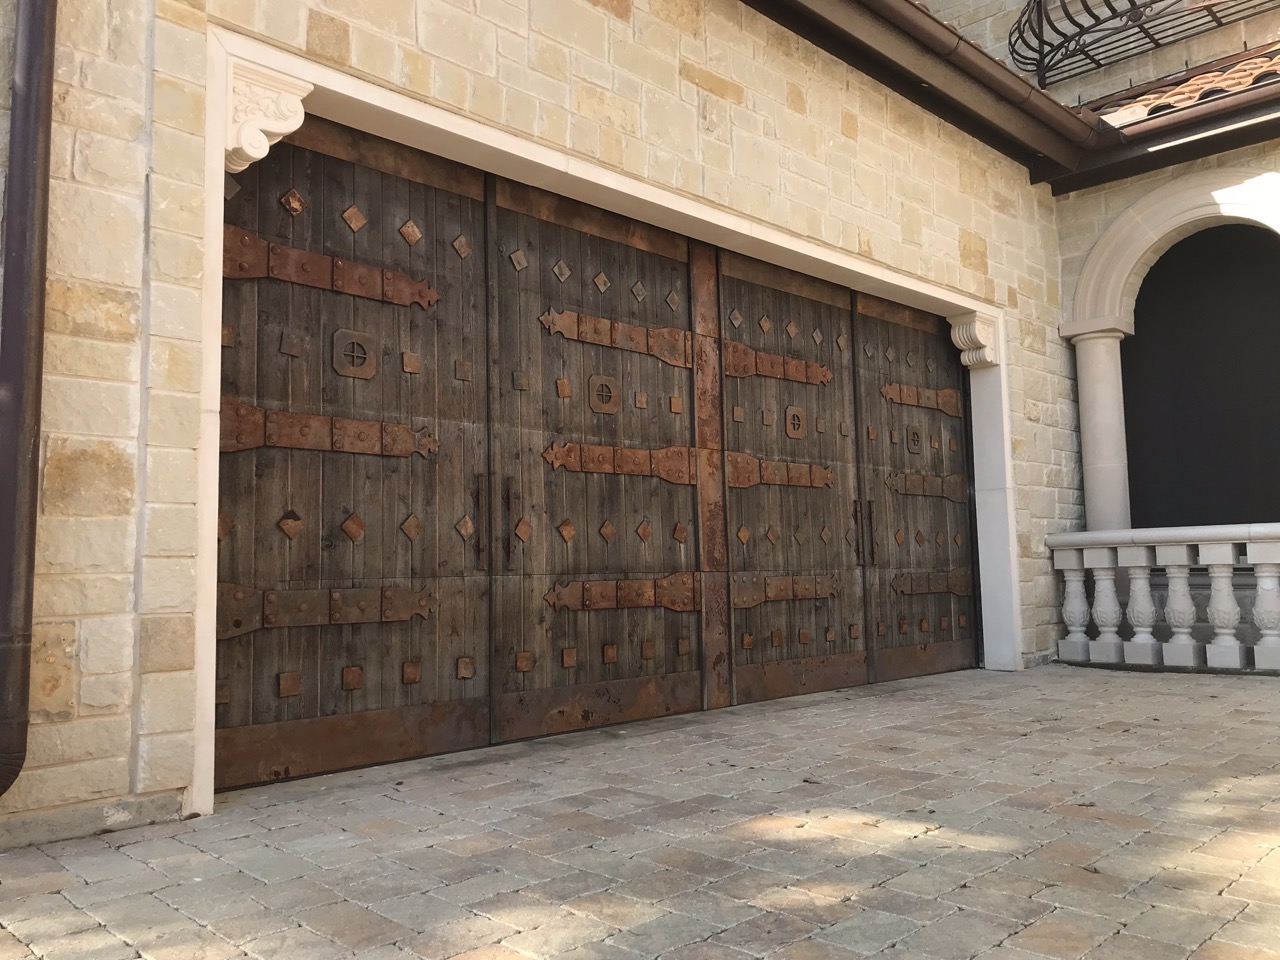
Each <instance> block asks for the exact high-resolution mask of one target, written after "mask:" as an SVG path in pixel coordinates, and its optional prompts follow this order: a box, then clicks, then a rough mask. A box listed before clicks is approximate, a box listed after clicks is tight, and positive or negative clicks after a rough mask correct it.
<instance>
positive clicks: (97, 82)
mask: <svg viewBox="0 0 1280 960" xmlns="http://www.w3.org/2000/svg"><path fill="white" fill-rule="evenodd" d="M146 82H147V78H146V73H145V72H144V70H143V65H142V64H141V63H137V64H131V65H126V64H120V63H116V62H114V61H111V60H86V61H85V62H84V65H83V66H82V67H81V68H80V84H81V85H82V86H83V87H84V88H85V89H86V90H92V91H93V92H94V93H101V94H104V95H106V96H109V97H115V98H117V99H120V100H137V99H139V98H140V97H141V95H142V91H143V90H145V89H146Z"/></svg>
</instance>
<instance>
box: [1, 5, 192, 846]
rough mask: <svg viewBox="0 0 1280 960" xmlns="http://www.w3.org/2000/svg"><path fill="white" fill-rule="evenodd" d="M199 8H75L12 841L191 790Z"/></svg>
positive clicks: (171, 800)
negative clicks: (27, 723) (24, 745)
mask: <svg viewBox="0 0 1280 960" xmlns="http://www.w3.org/2000/svg"><path fill="white" fill-rule="evenodd" d="M11 6H12V5H11V4H6V5H5V8H6V9H9V8H10V7H11ZM203 6H204V5H203V2H202V0H191V3H190V4H188V3H186V2H180V0H158V3H153V2H152V0H63V2H62V3H61V4H60V11H59V18H58V36H57V61H56V74H55V86H54V104H53V116H54V125H53V144H52V147H53V149H52V171H51V176H52V184H51V189H50V223H51V228H50V238H49V282H48V310H47V315H46V323H47V338H46V345H45V347H46V353H45V384H44V414H43V433H44V435H43V437H42V441H41V455H42V460H43V471H44V474H43V481H42V490H41V496H40V504H39V517H38V525H37V541H38V542H37V557H36V564H37V566H36V589H35V629H34V650H33V656H32V668H33V671H32V691H31V697H32V699H31V711H32V712H31V719H32V725H31V730H30V737H29V749H28V756H27V764H26V768H25V769H24V771H23V773H22V774H21V776H20V777H19V778H18V781H17V783H16V784H15V785H14V787H13V788H12V789H11V790H10V791H9V792H8V793H7V794H6V795H5V796H4V797H3V798H0V813H4V814H8V816H6V817H4V818H2V819H0V838H4V839H8V840H11V841H13V840H19V841H29V840H31V839H34V838H37V837H39V836H42V835H46V834H48V835H56V834H60V833H68V832H81V833H82V832H86V831H87V830H91V829H93V828H94V827H95V826H98V825H100V824H101V823H102V822H105V823H107V824H123V823H127V822H129V821H130V820H132V819H135V818H141V819H155V818H156V817H161V816H174V815H176V814H178V813H179V812H180V811H181V809H182V798H183V794H184V791H186V790H187V789H188V788H189V786H190V784H191V782H192V769H193V763H192V746H193V736H192V728H193V725H194V719H193V710H194V707H193V703H194V672H193V668H194V659H193V655H194V643H193V638H194V630H193V624H194V619H193V616H192V611H193V608H194V582H195V577H194V560H193V558H194V555H195V507H194V504H195V498H196V465H195V455H194V445H195V438H196V433H197V430H196V413H197V391H198V389H199V384H200V375H201V361H202V358H201V355H200V347H199V338H200V334H201V329H200V319H199V318H200V291H199V284H200V282H201V273H202V264H201V255H202V244H201V240H200V236H201V235H202V233H203V230H204V225H203V222H202V216H203V213H202V198H203V193H202V189H203V129H204V126H203V124H204V110H203V99H204V76H203V73H204V58H205V57H204V53H205V37H204V30H205V21H204V13H203ZM157 7H158V10H157V9H156V8H157ZM86 803H87V804H90V809H89V811H87V812H86V811H84V810H82V809H78V808H77V806H76V805H80V804H86ZM52 807H61V808H63V809H62V810H60V811H55V812H54V813H53V814H51V815H43V816H41V817H40V818H38V819H35V818H31V817H25V816H21V812H22V811H29V810H33V809H37V808H45V809H46V811H47V810H48V808H52ZM95 821H96V822H95Z"/></svg>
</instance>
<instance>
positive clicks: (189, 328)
mask: <svg viewBox="0 0 1280 960" xmlns="http://www.w3.org/2000/svg"><path fill="white" fill-rule="evenodd" d="M188 189H190V188H188ZM200 304H201V297H200V291H199V290H198V289H196V288H194V287H187V286H178V285H176V284H171V283H152V284H151V332H152V333H153V334H154V335H156V336H161V337H173V338H175V339H178V340H192V341H196V342H199V341H200V339H201V337H202V335H203V332H204V331H203V330H202V329H201V325H200V319H201V318H200Z"/></svg>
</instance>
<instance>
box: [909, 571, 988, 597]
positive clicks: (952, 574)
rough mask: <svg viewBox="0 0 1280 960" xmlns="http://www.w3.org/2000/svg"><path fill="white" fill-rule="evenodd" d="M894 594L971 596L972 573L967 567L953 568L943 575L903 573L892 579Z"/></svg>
mask: <svg viewBox="0 0 1280 960" xmlns="http://www.w3.org/2000/svg"><path fill="white" fill-rule="evenodd" d="M893 591H894V593H908V594H911V593H953V594H955V595H956V596H957V597H968V596H971V595H972V594H973V573H972V571H970V570H969V568H968V567H955V568H954V569H952V570H949V571H947V572H944V573H904V574H902V575H900V576H897V577H894V578H893Z"/></svg>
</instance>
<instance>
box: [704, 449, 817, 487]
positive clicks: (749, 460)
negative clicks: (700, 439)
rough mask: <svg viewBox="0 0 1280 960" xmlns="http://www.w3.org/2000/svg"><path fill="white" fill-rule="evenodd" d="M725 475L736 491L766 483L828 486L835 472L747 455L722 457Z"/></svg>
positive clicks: (729, 454)
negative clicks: (723, 458)
mask: <svg viewBox="0 0 1280 960" xmlns="http://www.w3.org/2000/svg"><path fill="white" fill-rule="evenodd" d="M725 473H726V476H727V477H728V480H729V486H730V487H733V488H738V489H745V488H747V487H755V486H759V485H760V484H762V483H763V484H767V485H770V486H778V487H831V486H834V485H835V482H836V475H835V471H834V470H832V469H831V468H830V467H824V466H822V465H821V464H817V463H791V462H787V461H783V460H761V459H759V458H758V457H753V456H751V454H749V453H735V452H734V451H729V452H728V453H726V454H725Z"/></svg>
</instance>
